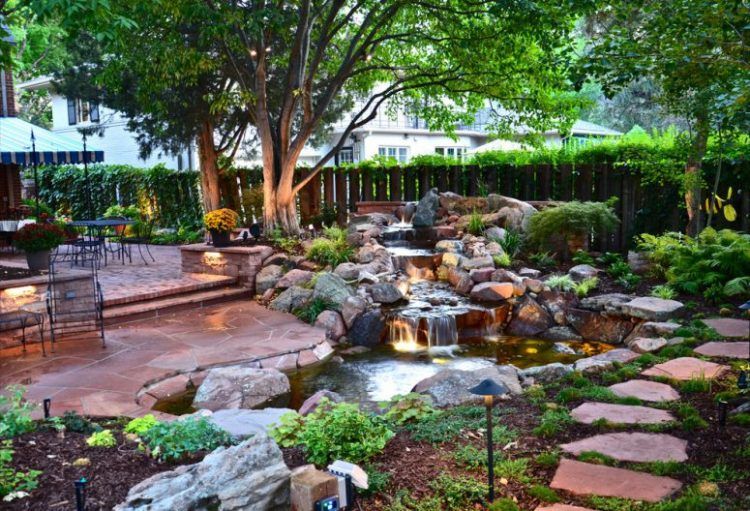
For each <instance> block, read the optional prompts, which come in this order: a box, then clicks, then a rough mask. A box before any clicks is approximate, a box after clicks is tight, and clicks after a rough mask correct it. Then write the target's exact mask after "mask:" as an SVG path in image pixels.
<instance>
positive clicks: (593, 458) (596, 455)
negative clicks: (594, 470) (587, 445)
mask: <svg viewBox="0 0 750 511" xmlns="http://www.w3.org/2000/svg"><path fill="white" fill-rule="evenodd" d="M578 461H583V462H586V463H593V464H596V465H609V466H612V465H614V464H615V459H614V458H612V457H611V456H607V455H606V454H602V453H600V452H597V451H584V452H582V453H581V454H579V455H578Z"/></svg>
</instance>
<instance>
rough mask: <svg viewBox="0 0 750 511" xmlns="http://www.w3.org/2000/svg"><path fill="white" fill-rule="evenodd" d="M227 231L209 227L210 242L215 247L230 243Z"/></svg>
mask: <svg viewBox="0 0 750 511" xmlns="http://www.w3.org/2000/svg"><path fill="white" fill-rule="evenodd" d="M231 241H232V240H231V236H230V233H229V231H216V230H214V229H211V242H212V243H213V245H214V246H215V247H226V246H229V244H230V243H231Z"/></svg>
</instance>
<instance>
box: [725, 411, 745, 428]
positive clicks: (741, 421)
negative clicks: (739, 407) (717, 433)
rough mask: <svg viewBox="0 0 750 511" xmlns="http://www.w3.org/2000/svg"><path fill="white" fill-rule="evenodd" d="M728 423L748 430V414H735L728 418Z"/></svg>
mask: <svg viewBox="0 0 750 511" xmlns="http://www.w3.org/2000/svg"><path fill="white" fill-rule="evenodd" d="M729 421H730V422H732V423H733V424H737V425H738V426H742V427H743V428H750V413H736V414H734V415H732V416H731V417H730V418H729Z"/></svg>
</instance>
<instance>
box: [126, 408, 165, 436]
mask: <svg viewBox="0 0 750 511" xmlns="http://www.w3.org/2000/svg"><path fill="white" fill-rule="evenodd" d="M157 424H159V421H157V420H156V418H155V417H154V416H153V415H152V414H150V413H149V414H146V415H144V416H143V417H138V418H136V419H133V420H131V421H130V422H128V423H127V424H126V425H125V429H124V430H123V431H125V433H132V434H134V435H138V436H142V435H143V434H144V433H146V431H148V430H149V429H151V428H153V427H154V426H156V425H157Z"/></svg>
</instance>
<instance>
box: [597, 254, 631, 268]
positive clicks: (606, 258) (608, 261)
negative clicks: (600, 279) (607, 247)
mask: <svg viewBox="0 0 750 511" xmlns="http://www.w3.org/2000/svg"><path fill="white" fill-rule="evenodd" d="M596 261H597V262H598V263H599V264H601V265H603V266H612V265H613V264H617V263H624V262H625V258H623V257H622V254H621V253H619V252H604V253H603V254H602V255H600V256H599V257H597V258H596Z"/></svg>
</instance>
